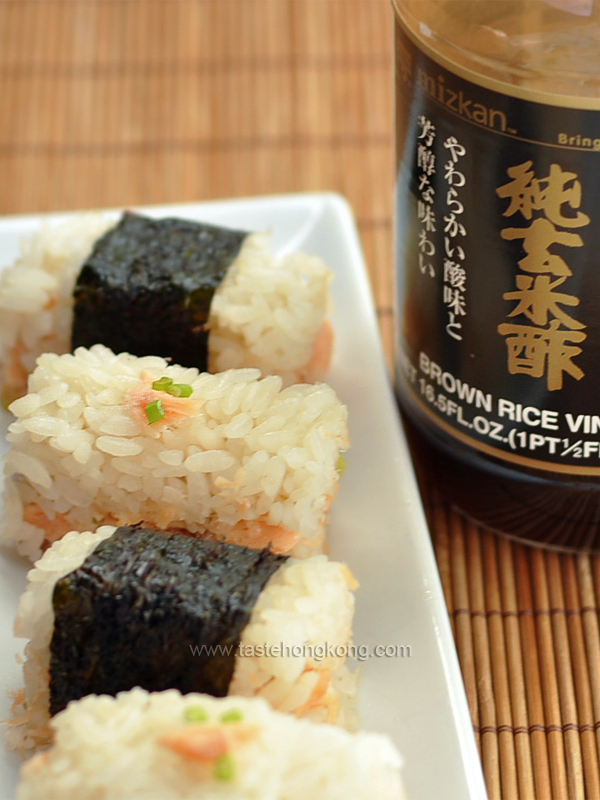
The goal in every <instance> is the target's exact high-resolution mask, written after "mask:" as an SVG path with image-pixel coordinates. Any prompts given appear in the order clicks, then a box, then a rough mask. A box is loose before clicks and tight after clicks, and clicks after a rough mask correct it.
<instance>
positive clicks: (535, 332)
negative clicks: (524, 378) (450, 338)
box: [498, 319, 587, 392]
mask: <svg viewBox="0 0 600 800" xmlns="http://www.w3.org/2000/svg"><path fill="white" fill-rule="evenodd" d="M559 325H560V321H559V320H557V319H555V320H553V321H552V322H551V323H550V325H549V327H548V328H534V327H533V326H531V325H511V324H510V323H503V324H502V325H499V326H498V333H499V334H500V335H501V336H505V337H506V346H507V348H508V371H509V372H510V374H511V375H516V374H525V375H531V377H533V378H542V377H543V376H544V373H545V372H546V371H547V378H546V379H547V385H548V390H549V391H551V392H552V391H556V390H557V389H562V386H563V373H564V372H566V373H567V374H569V375H571V376H572V377H573V378H575V380H580V379H581V378H583V376H584V374H585V373H584V372H583V370H582V369H581V368H580V367H578V366H577V364H575V363H574V362H573V359H574V358H575V357H576V356H578V355H579V354H580V353H581V352H582V350H581V347H572V346H571V344H573V343H577V342H583V341H584V340H585V339H586V338H587V336H586V334H585V333H582V332H581V331H571V330H567V331H563V330H559Z"/></svg>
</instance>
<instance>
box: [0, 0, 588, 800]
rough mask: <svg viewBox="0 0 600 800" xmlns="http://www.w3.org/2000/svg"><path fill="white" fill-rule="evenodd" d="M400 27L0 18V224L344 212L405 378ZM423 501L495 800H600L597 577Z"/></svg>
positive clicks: (46, 9) (346, 3)
mask: <svg viewBox="0 0 600 800" xmlns="http://www.w3.org/2000/svg"><path fill="white" fill-rule="evenodd" d="M391 24H392V14H391V7H390V5H389V3H388V0H0V213H3V214H11V213H24V212H37V211H52V210H63V209H82V208H90V207H106V206H119V207H120V206H131V205H145V204H152V203H161V204H162V203H171V202H186V201H199V200H207V199H214V198H228V197H236V196H252V195H258V194H274V193H281V192H299V191H304V190H307V191H320V190H326V191H337V192H340V193H341V194H343V195H345V196H346V197H347V198H348V200H349V201H350V203H351V204H352V206H353V209H354V212H355V215H356V220H357V224H358V229H359V232H360V236H361V240H362V245H363V248H364V253H365V257H366V261H367V264H368V267H369V270H370V276H371V281H372V286H373V293H374V298H375V303H376V307H377V312H378V315H379V320H380V325H381V333H382V338H383V342H384V347H385V351H386V354H387V357H388V363H389V364H390V365H391V362H392V351H393V335H392V225H391V217H392V184H393V133H392V129H393V103H392V76H393V70H392V52H391V41H392V37H391ZM422 488H423V499H424V504H425V508H426V511H427V514H428V517H429V522H430V527H431V532H432V537H433V541H434V545H435V550H436V553H437V558H438V563H439V568H440V574H441V577H442V583H443V587H444V591H445V595H446V600H447V605H448V610H449V614H450V620H451V623H452V626H453V630H454V634H455V639H456V644H457V650H458V654H459V658H460V663H461V667H462V671H463V676H464V681H465V687H466V692H467V697H468V701H469V704H470V708H471V714H472V718H473V726H474V731H475V735H476V739H477V743H478V746H479V750H480V754H481V759H482V763H483V768H484V773H485V777H486V781H487V786H488V791H489V795H490V797H491V798H494V799H495V798H500V797H502V798H505V800H513V799H515V798H523V799H525V798H534V797H536V798H538V800H551V799H555V800H559V798H560V799H561V800H562V799H563V798H588V799H589V800H592V798H600V776H599V761H598V744H599V740H600V634H599V625H598V606H599V604H600V560H598V559H597V558H589V557H586V556H581V557H573V556H561V555H557V554H556V553H544V552H542V551H540V550H537V549H529V548H527V547H524V546H518V545H515V544H511V543H509V542H508V541H506V540H502V539H499V538H496V537H495V536H494V535H492V534H490V533H489V532H486V531H485V530H483V529H482V528H480V527H476V526H475V525H473V524H472V523H467V522H465V521H464V520H463V519H462V518H461V517H460V516H458V514H457V513H455V512H454V511H453V510H452V509H451V507H450V506H449V505H448V504H447V503H445V502H442V501H441V500H440V499H439V497H438V494H437V489H436V487H431V486H428V485H427V484H426V482H425V483H424V485H423V487H422ZM307 800H309V798H307ZM374 800H376V798H374ZM431 800H443V798H431Z"/></svg>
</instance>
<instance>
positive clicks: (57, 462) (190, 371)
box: [1, 345, 349, 559]
mask: <svg viewBox="0 0 600 800" xmlns="http://www.w3.org/2000/svg"><path fill="white" fill-rule="evenodd" d="M10 408H11V411H12V413H13V414H14V415H15V416H16V420H15V421H14V422H13V423H12V424H11V425H10V426H9V433H8V437H7V439H8V442H9V444H10V446H11V450H10V451H9V453H8V454H7V455H6V457H5V476H6V483H5V510H4V515H3V520H2V529H1V531H2V539H3V540H4V541H10V542H12V543H14V544H16V546H17V549H18V551H19V552H20V553H22V554H24V555H27V556H29V557H30V558H31V559H36V558H38V557H39V555H40V553H41V551H42V548H43V547H46V546H47V545H48V544H49V543H51V542H52V541H55V540H57V539H59V538H60V537H61V536H63V535H64V534H65V533H66V532H67V531H70V530H94V529H95V528H97V527H99V526H100V525H103V524H110V525H133V524H137V523H140V522H144V524H146V525H147V526H149V527H153V528H171V529H179V528H181V529H184V530H187V531H190V532H192V533H194V534H197V535H198V536H204V537H212V538H225V539H226V540H227V541H230V542H234V543H237V544H243V545H247V546H250V547H256V548H259V549H261V548H263V547H266V546H269V547H271V548H272V549H273V550H274V551H276V552H280V553H291V554H292V555H294V556H297V557H304V556H306V555H312V554H314V553H317V552H320V551H322V549H323V545H324V536H325V524H326V519H327V512H328V509H329V506H330V503H331V501H332V500H333V498H334V496H335V495H336V493H337V489H338V482H339V477H340V473H341V471H342V468H343V463H344V462H343V458H340V456H341V454H342V452H343V451H344V450H346V448H347V447H348V446H349V441H348V430H347V409H346V407H345V406H344V405H343V404H342V403H341V402H340V400H339V399H338V398H337V396H336V394H335V392H334V391H333V389H332V388H331V387H329V386H327V385H326V384H296V385H293V386H289V387H287V388H285V389H282V381H281V378H279V377H276V376H269V377H266V378H261V375H260V372H259V371H258V370H255V369H245V370H227V371H226V372H223V373H219V374H217V375H211V374H208V373H201V374H199V373H198V370H196V369H194V368H187V369H186V368H184V367H180V366H176V365H169V364H168V363H167V362H166V361H165V360H164V359H162V358H159V357H156V356H147V357H143V358H137V357H135V356H131V355H128V354H120V355H115V354H114V353H113V352H112V351H110V350H109V349H108V348H106V347H104V346H102V345H95V346H94V347H92V348H91V349H90V350H86V349H85V348H78V349H77V351H76V352H75V353H74V354H65V355H61V356H59V355H56V354H53V353H46V354H44V355H42V356H40V358H39V360H38V366H37V367H36V369H35V370H34V372H33V373H32V375H31V376H30V379H29V392H28V394H26V395H25V396H23V397H22V398H19V399H18V400H16V401H15V402H14V403H13V404H12V405H11V407H10Z"/></svg>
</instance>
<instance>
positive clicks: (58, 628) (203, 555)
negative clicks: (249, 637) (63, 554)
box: [50, 527, 286, 715]
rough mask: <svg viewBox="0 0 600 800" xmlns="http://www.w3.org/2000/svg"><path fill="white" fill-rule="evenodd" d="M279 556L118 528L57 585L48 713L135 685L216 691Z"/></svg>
mask: <svg viewBox="0 0 600 800" xmlns="http://www.w3.org/2000/svg"><path fill="white" fill-rule="evenodd" d="M285 560H286V557H285V556H278V555H274V554H272V553H270V552H268V551H267V550H250V549H249V548H246V547H240V546H238V545H231V544H226V543H223V542H211V541H203V540H199V539H194V538H192V537H190V536H185V535H182V534H167V533H163V532H161V531H153V530H148V529H145V528H139V527H135V528H128V527H124V528H119V529H118V530H117V531H115V533H114V534H113V536H112V537H110V539H107V540H105V541H103V542H101V543H100V544H99V545H98V546H97V547H96V549H95V550H94V551H93V552H92V553H91V554H90V555H89V556H88V557H87V558H86V559H85V561H84V563H83V564H82V565H81V567H79V568H78V569H76V570H74V571H73V572H71V573H69V574H68V575H66V576H65V577H64V578H62V579H61V580H59V581H58V582H57V583H56V586H55V588H54V595H53V608H54V631H53V635H52V641H51V645H50V714H52V715H54V714H56V713H58V712H59V711H61V710H62V709H63V708H65V706H66V705H67V703H68V702H69V701H71V700H77V699H80V698H81V697H84V696H86V695H88V694H109V695H113V696H114V695H116V694H117V693H118V692H121V691H126V690H129V689H131V688H133V687H134V686H141V687H142V688H144V689H147V690H148V691H162V690H164V689H179V691H181V692H182V693H184V694H185V693H189V692H204V693H207V694H211V695H213V696H215V697H223V696H224V695H226V694H227V690H228V688H229V684H230V682H231V678H232V676H233V670H234V666H235V658H236V651H237V648H238V645H239V642H240V638H241V635H242V632H243V630H244V628H245V627H246V625H247V624H248V621H249V619H250V615H251V613H252V609H253V608H254V605H255V603H256V601H257V599H258V596H259V595H260V593H261V591H262V590H263V588H264V586H265V584H266V583H267V581H268V580H269V578H270V577H271V576H272V575H273V573H274V572H276V571H277V569H278V568H279V567H280V566H281V565H282V564H283V563H284V562H285Z"/></svg>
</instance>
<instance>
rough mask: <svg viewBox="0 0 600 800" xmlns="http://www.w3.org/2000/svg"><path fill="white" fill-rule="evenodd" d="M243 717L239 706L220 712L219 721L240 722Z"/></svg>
mask: <svg viewBox="0 0 600 800" xmlns="http://www.w3.org/2000/svg"><path fill="white" fill-rule="evenodd" d="M243 719H244V715H243V714H242V712H241V711H240V710H239V708H230V709H229V711H225V712H224V713H223V714H221V722H241V721H242V720H243Z"/></svg>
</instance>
